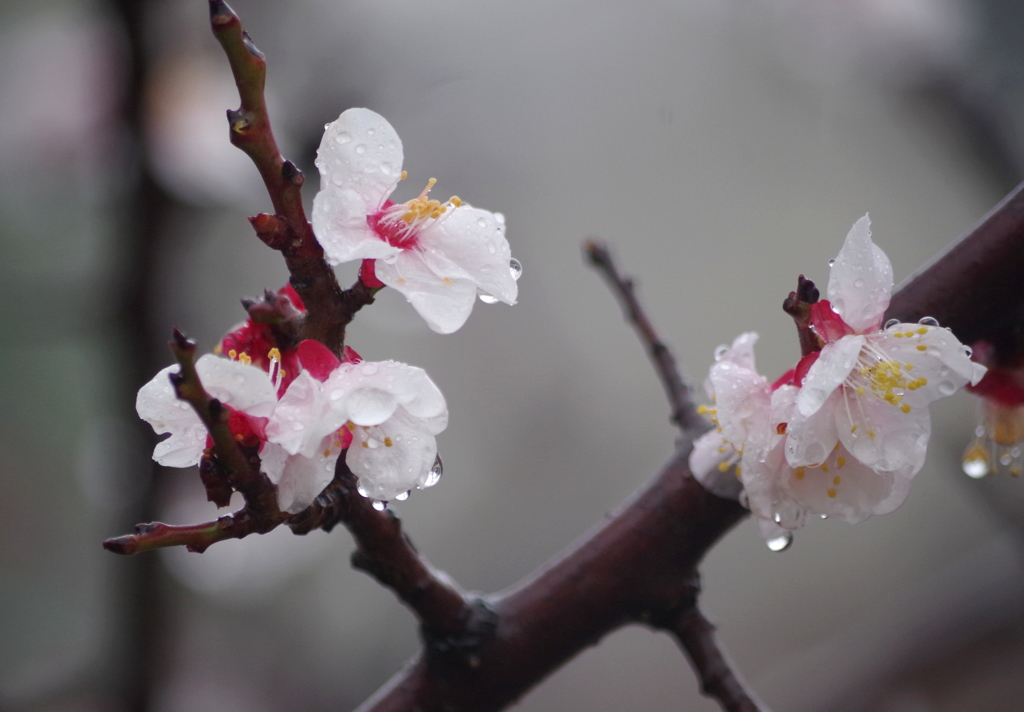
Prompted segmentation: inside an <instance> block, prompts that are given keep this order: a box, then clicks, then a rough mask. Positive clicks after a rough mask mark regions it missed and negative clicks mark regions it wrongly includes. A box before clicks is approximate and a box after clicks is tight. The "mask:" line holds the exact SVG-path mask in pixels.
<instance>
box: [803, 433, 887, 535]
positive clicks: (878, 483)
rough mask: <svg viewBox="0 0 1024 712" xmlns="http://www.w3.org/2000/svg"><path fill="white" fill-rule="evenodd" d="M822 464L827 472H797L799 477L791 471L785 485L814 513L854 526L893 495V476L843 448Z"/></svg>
mask: <svg viewBox="0 0 1024 712" xmlns="http://www.w3.org/2000/svg"><path fill="white" fill-rule="evenodd" d="M840 458H841V459H840ZM839 462H842V463H843V464H842V465H841V466H840V465H839ZM825 465H826V466H827V467H828V468H829V469H828V471H827V472H825V471H824V468H822V467H813V468H811V467H808V468H806V469H802V470H800V472H799V474H800V475H801V476H800V477H798V476H797V475H798V473H797V472H795V471H794V472H792V474H791V476H790V477H789V478H788V480H787V482H786V487H787V489H788V490H789V492H790V493H791V496H792V497H793V498H794V499H796V500H797V501H799V502H800V503H801V504H802V505H803V506H805V507H806V508H807V509H809V510H810V511H811V512H813V513H815V514H824V515H826V516H829V517H834V518H836V519H842V520H843V521H846V522H850V523H851V524H855V523H857V522H861V521H864V520H865V519H867V518H868V517H870V516H871V515H872V514H876V513H879V512H878V508H879V505H880V504H881V503H882V502H886V501H887V500H888V499H889V498H890V496H891V494H892V489H893V488H892V483H893V475H892V473H889V472H881V473H879V472H876V471H874V470H872V469H871V468H870V467H868V466H866V465H864V464H861V463H860V462H858V461H857V459H856V458H854V457H853V456H852V455H851V454H850V453H849V452H847V451H846V450H845V449H844V448H839V449H838V450H836V451H834V452H833V453H832V454H831V455H830V456H829V458H828V459H827V460H826V463H825ZM837 478H838V480H839V482H836V479H837Z"/></svg>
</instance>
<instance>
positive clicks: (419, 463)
mask: <svg viewBox="0 0 1024 712" xmlns="http://www.w3.org/2000/svg"><path fill="white" fill-rule="evenodd" d="M352 435H353V437H352V445H351V446H350V447H349V449H348V455H347V456H346V459H345V461H346V463H347V464H348V466H349V468H350V469H351V470H352V472H353V473H354V474H355V475H356V476H357V477H358V478H359V487H360V490H361V491H362V492H364V493H365V494H366V496H367V497H370V498H371V499H379V500H392V499H394V498H395V497H397V496H398V495H400V494H402V493H404V492H408V491H409V490H410V489H413V488H414V487H416V486H417V485H419V484H421V483H422V482H423V481H424V480H425V479H426V477H427V476H428V475H429V473H430V468H431V467H433V465H434V459H435V458H436V457H437V441H436V440H435V439H434V436H433V435H432V434H431V433H429V432H427V431H425V430H423V429H422V427H421V421H418V420H417V419H415V418H412V417H410V416H409V415H408V414H406V413H405V412H404V411H401V410H400V411H398V412H396V413H395V415H394V416H393V417H392V418H390V419H389V420H388V421H387V422H385V423H383V424H382V425H380V426H377V427H372V428H356V429H355V431H354V432H353V434H352Z"/></svg>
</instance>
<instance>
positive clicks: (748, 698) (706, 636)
mask: <svg viewBox="0 0 1024 712" xmlns="http://www.w3.org/2000/svg"><path fill="white" fill-rule="evenodd" d="M666 627H667V629H668V630H669V631H670V632H671V633H672V635H673V637H675V639H676V642H678V643H679V646H680V647H681V648H682V649H683V650H684V651H685V652H686V656H687V657H688V658H689V659H690V663H691V665H693V669H694V672H696V673H697V676H698V678H699V679H700V687H701V692H703V693H704V694H705V695H707V696H708V697H714V698H715V699H716V700H718V702H719V704H720V705H721V706H722V709H723V710H726V712H766V710H767V708H765V707H764V706H763V705H761V704H760V703H758V702H757V701H756V700H755V699H754V697H753V696H752V695H751V693H749V692H748V691H747V690H746V689H745V688H744V685H743V682H742V680H740V678H739V675H738V674H737V673H736V671H735V669H734V666H733V664H732V662H731V661H730V660H729V657H728V656H727V655H726V654H725V652H724V651H723V650H722V648H721V646H720V645H719V644H718V639H717V638H716V637H715V626H714V624H712V623H711V621H709V620H708V619H707V618H705V617H704V614H703V613H701V611H700V608H699V607H698V606H697V602H696V600H694V602H693V605H690V606H687V607H685V608H683V609H682V610H681V611H680V612H679V615H678V616H676V618H675V619H674V620H672V621H670V622H669V623H668V624H667V626H666Z"/></svg>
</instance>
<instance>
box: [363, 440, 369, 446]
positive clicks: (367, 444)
mask: <svg viewBox="0 0 1024 712" xmlns="http://www.w3.org/2000/svg"><path fill="white" fill-rule="evenodd" d="M362 446H363V447H367V448H368V447H370V443H368V442H366V441H365V440H364V441H363V442H362Z"/></svg>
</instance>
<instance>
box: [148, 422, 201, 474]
mask: <svg viewBox="0 0 1024 712" xmlns="http://www.w3.org/2000/svg"><path fill="white" fill-rule="evenodd" d="M190 410H191V408H190ZM206 435H207V433H206V428H205V427H203V424H202V423H201V422H199V417H198V416H196V422H195V424H194V425H191V426H189V427H187V428H183V429H180V430H177V431H174V432H172V433H171V437H169V438H167V439H166V440H162V441H160V442H158V443H157V444H156V447H155V448H153V459H154V460H156V461H157V462H158V463H160V464H161V465H163V466H164V467H191V466H192V465H198V464H199V460H201V459H202V457H203V450H204V449H205V448H206Z"/></svg>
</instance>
